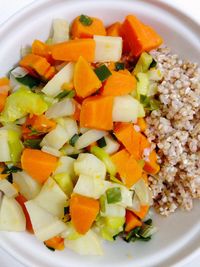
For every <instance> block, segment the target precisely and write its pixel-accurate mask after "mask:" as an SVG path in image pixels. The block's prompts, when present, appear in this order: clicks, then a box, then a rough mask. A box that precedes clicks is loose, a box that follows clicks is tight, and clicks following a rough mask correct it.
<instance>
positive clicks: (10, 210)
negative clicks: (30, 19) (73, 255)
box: [0, 15, 162, 255]
mask: <svg viewBox="0 0 200 267" xmlns="http://www.w3.org/2000/svg"><path fill="white" fill-rule="evenodd" d="M161 44H162V38H161V37H160V36H159V35H158V33H156V31H155V30H154V29H152V28H151V27H150V26H148V25H145V24H143V23H142V22H141V21H140V20H139V19H138V18H136V17H135V16H134V15H128V16H127V17H126V18H125V20H124V22H123V23H120V22H116V23H114V24H112V25H111V26H109V27H108V28H105V26H104V24H103V22H102V21H101V20H100V19H98V18H94V17H89V16H86V15H80V16H78V17H77V18H75V19H74V21H73V22H72V24H71V25H70V26H69V24H68V23H67V22H66V21H65V20H63V19H56V20H54V22H53V35H52V36H51V37H50V38H49V39H48V40H47V41H46V42H42V41H40V40H35V41H34V42H33V43H32V46H31V47H30V48H29V47H26V48H23V49H22V51H21V53H22V58H21V60H20V61H19V63H18V66H17V67H15V68H14V69H12V70H11V71H10V72H9V74H8V77H4V78H1V79H0V112H1V113H0V123H1V128H0V147H1V150H0V162H1V164H0V173H1V174H0V198H1V207H0V230H2V231H25V230H27V231H28V232H30V233H32V234H34V235H35V236H36V238H38V239H39V240H40V241H42V242H44V244H45V245H46V246H47V247H48V248H49V249H51V250H55V249H57V250H62V249H63V248H64V247H67V248H70V249H72V250H74V251H75V252H77V253H80V254H85V255H86V254H87V255H88V254H90V255H101V254H102V253H103V252H102V247H101V239H102V238H103V239H105V240H109V241H114V240H115V239H116V238H117V237H118V236H120V237H122V238H123V239H124V240H125V241H126V242H130V241H135V240H143V241H147V240H149V239H151V236H152V234H153V233H154V232H155V231H156V229H155V227H154V226H153V225H152V219H151V218H150V217H149V215H148V212H149V208H150V206H151V205H152V196H151V192H150V190H149V187H148V174H151V175H154V174H156V173H157V172H158V171H159V165H158V164H157V155H156V151H155V150H152V148H151V144H150V142H149V141H148V139H147V138H146V136H145V134H144V132H145V129H146V123H145V114H146V113H148V112H150V111H152V110H154V109H158V108H159V102H158V100H157V99H156V92H157V81H159V80H161V79H162V73H161V72H160V71H159V70H158V69H156V61H155V60H154V59H153V58H152V56H151V55H150V54H149V53H148V52H149V51H151V50H152V49H155V48H157V47H158V46H160V45H161Z"/></svg>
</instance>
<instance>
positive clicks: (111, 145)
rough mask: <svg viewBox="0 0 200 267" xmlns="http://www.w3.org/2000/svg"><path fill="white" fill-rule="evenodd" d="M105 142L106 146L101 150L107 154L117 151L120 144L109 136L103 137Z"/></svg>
mask: <svg viewBox="0 0 200 267" xmlns="http://www.w3.org/2000/svg"><path fill="white" fill-rule="evenodd" d="M105 142H106V145H105V146H104V147H103V150H104V151H105V152H106V153H107V154H113V153H115V152H117V151H118V150H119V147H120V144H119V143H118V142H117V141H116V140H115V139H113V138H112V137H111V136H105Z"/></svg>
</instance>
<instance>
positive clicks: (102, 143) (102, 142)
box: [97, 137, 106, 148]
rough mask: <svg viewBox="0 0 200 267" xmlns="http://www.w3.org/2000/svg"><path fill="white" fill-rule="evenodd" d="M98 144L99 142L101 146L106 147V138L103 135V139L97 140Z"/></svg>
mask: <svg viewBox="0 0 200 267" xmlns="http://www.w3.org/2000/svg"><path fill="white" fill-rule="evenodd" d="M97 144H98V146H99V147H100V148H103V147H105V146H106V140H105V138H104V137H102V138H101V139H99V140H98V141H97Z"/></svg>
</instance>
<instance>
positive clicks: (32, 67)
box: [19, 54, 55, 80]
mask: <svg viewBox="0 0 200 267" xmlns="http://www.w3.org/2000/svg"><path fill="white" fill-rule="evenodd" d="M19 65H20V66H21V67H24V68H26V69H27V70H28V71H29V72H30V74H32V73H34V72H35V73H37V74H38V75H40V76H41V77H42V78H43V79H45V80H46V79H50V78H52V77H53V75H54V74H55V68H54V67H52V66H51V65H50V64H49V62H48V61H47V60H46V58H44V57H41V56H38V55H34V54H28V55H26V56H25V57H24V58H22V59H21V61H20V62H19Z"/></svg>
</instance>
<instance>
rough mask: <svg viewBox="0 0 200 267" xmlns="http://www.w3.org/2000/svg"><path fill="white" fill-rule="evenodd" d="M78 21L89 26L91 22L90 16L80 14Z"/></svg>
mask: <svg viewBox="0 0 200 267" xmlns="http://www.w3.org/2000/svg"><path fill="white" fill-rule="evenodd" d="M79 21H80V22H81V23H82V24H83V25H84V26H90V25H91V24H92V22H93V20H92V18H90V17H88V16H86V15H80V18H79Z"/></svg>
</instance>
